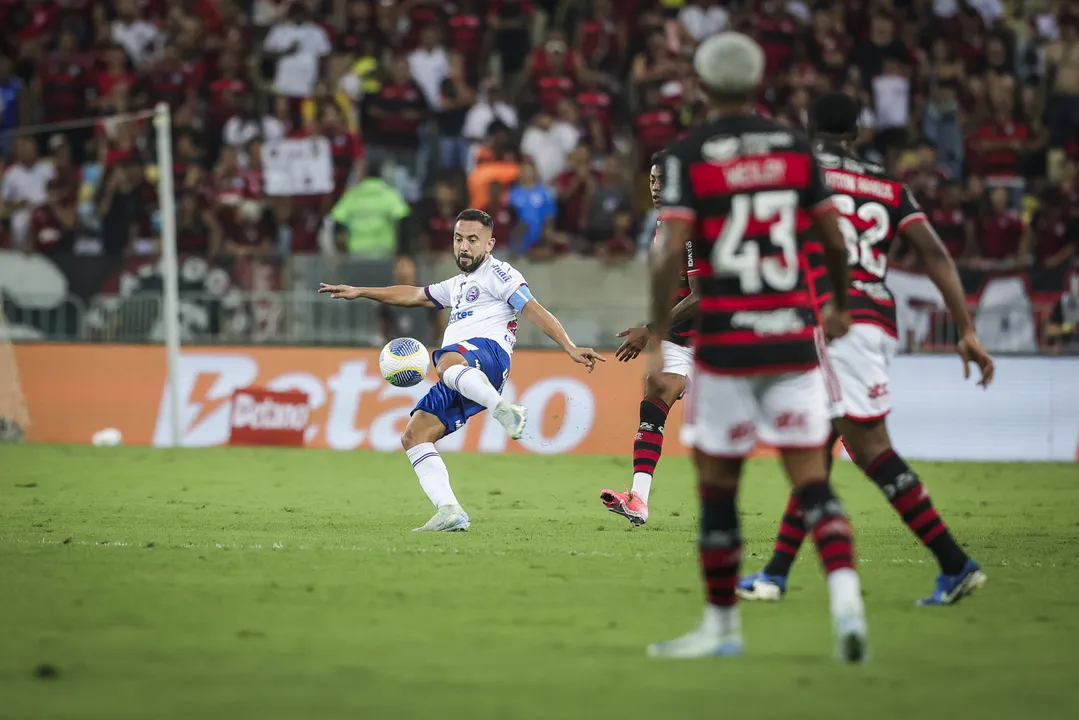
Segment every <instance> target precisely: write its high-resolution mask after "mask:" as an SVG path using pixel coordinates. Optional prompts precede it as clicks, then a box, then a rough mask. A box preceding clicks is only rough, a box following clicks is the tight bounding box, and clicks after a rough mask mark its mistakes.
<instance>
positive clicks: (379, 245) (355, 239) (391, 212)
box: [330, 156, 410, 258]
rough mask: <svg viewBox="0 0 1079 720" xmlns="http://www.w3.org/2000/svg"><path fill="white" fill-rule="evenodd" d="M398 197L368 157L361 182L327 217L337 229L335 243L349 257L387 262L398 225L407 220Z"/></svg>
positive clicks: (402, 201) (375, 163) (405, 205)
mask: <svg viewBox="0 0 1079 720" xmlns="http://www.w3.org/2000/svg"><path fill="white" fill-rule="evenodd" d="M409 213H410V210H409V207H408V203H406V202H405V199H404V198H403V197H402V196H401V193H400V192H399V191H398V190H397V189H396V188H395V187H393V186H391V185H389V184H387V183H386V181H385V180H383V179H382V167H381V165H379V163H378V161H377V160H376V159H375V158H372V157H370V156H369V157H368V158H367V160H366V162H365V163H364V166H363V178H362V179H361V180H360V181H359V182H358V183H356V184H355V185H353V186H352V187H350V188H349V189H348V190H346V191H345V194H344V195H342V196H341V199H340V200H338V201H337V204H336V205H334V206H333V210H332V211H331V213H330V215H331V217H332V218H333V220H334V222H336V223H337V224H338V226H339V227H340V228H341V232H340V233H339V242H340V244H341V245H342V247H344V248H345V249H346V250H347V251H348V253H349V254H352V255H360V256H363V257H368V258H389V257H392V256H393V255H394V253H395V252H396V251H397V243H398V231H399V230H400V226H401V221H402V220H404V219H405V218H407V217H408V216H409Z"/></svg>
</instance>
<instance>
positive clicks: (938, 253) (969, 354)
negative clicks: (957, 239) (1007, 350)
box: [902, 222, 993, 387]
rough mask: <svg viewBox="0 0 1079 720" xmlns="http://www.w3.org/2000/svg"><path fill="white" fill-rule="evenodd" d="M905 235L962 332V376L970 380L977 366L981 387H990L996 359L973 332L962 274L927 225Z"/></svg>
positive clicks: (959, 349) (912, 227)
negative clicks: (971, 370) (972, 370)
mask: <svg viewBox="0 0 1079 720" xmlns="http://www.w3.org/2000/svg"><path fill="white" fill-rule="evenodd" d="M902 235H903V239H904V240H905V241H906V242H908V243H910V245H911V247H913V248H914V252H915V253H916V254H917V255H918V259H919V260H921V262H922V265H923V266H924V267H925V271H926V274H927V275H929V279H930V280H932V281H933V284H934V285H936V286H937V289H938V290H940V294H941V295H942V296H944V304H945V305H946V306H947V308H948V312H949V313H950V314H951V316H952V320H953V321H954V322H955V325H956V328H957V329H958V330H959V342H958V343H957V344H956V352H958V353H959V356H960V357H961V358H963V377H965V378H969V377H970V363H972V362H973V363H975V364H977V366H978V370H979V371H980V372H981V376H982V377H981V380H979V381H978V384H979V385H981V386H982V387H989V383H991V382H992V381H993V358H991V357H990V356H989V353H987V352H986V351H985V348H983V347H982V344H981V342H980V341H979V340H978V334H977V333H976V332H975V331H974V322H973V321H972V320H971V318H970V311H969V310H968V309H967V298H966V294H965V293H964V292H963V285H962V283H961V282H960V281H959V272H958V271H957V270H956V269H955V263H954V262H953V261H952V258H951V255H949V254H948V250H947V248H945V247H944V243H942V242H941V240H940V237H939V236H938V235H937V231H936V230H934V229H933V226H932V225H930V224H929V223H927V222H914V223H910V224H909V225H907V227H906V228H904V229H903V232H902Z"/></svg>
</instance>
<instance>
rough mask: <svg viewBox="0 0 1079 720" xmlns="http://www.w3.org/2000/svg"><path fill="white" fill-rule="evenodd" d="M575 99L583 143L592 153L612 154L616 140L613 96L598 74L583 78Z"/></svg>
mask: <svg viewBox="0 0 1079 720" xmlns="http://www.w3.org/2000/svg"><path fill="white" fill-rule="evenodd" d="M574 99H575V100H576V103H577V108H578V109H579V112H580V116H581V124H582V126H583V130H584V132H583V142H584V143H585V144H587V145H588V147H589V148H590V149H591V150H592V152H594V153H596V154H599V155H606V154H607V153H608V152H610V150H611V144H612V142H613V140H614V137H613V128H612V122H611V112H612V110H613V109H614V106H613V98H612V97H611V94H610V93H609V92H607V91H606V90H605V89H604V88H603V86H602V85H601V84H600V78H599V76H598V75H597V74H595V73H589V74H588V75H586V76H585V77H584V78H582V80H581V84H580V92H578V93H577V95H576V97H575V98H574Z"/></svg>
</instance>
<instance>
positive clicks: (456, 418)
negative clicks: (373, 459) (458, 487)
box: [412, 257, 532, 435]
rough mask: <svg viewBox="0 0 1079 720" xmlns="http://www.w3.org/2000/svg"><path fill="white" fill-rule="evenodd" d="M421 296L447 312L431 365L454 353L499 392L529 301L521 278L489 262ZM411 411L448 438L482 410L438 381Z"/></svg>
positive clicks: (498, 263)
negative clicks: (430, 419)
mask: <svg viewBox="0 0 1079 720" xmlns="http://www.w3.org/2000/svg"><path fill="white" fill-rule="evenodd" d="M423 291H424V293H425V294H426V295H427V299H429V300H430V301H431V302H432V303H434V305H435V307H437V308H438V309H440V310H442V309H448V310H449V311H450V317H449V321H448V322H447V324H446V333H445V335H443V337H442V347H441V348H439V349H438V350H435V352H434V353H433V355H432V357H433V358H434V361H435V364H438V360H439V358H440V357H442V355H443V354H444V353H447V352H456V353H460V354H461V355H463V356H464V358H465V360H466V361H467V362H468V364H469V366H470V367H474V368H477V369H479V370H480V371H481V372H483V374H484V375H486V376H487V379H488V380H489V381H490V382H491V384H492V385H493V386H495V387H496V388H498V391H499V392H502V386H503V385H505V383H506V378H507V377H508V376H509V374H510V355H511V354H512V353H513V346H514V345H516V344H517V314H518V313H519V312H521V310H523V309H524V306H525V305H526V304H527V303H528V301H529V300H531V299H532V293H531V292H530V291H529V289H528V283H526V282H525V279H524V276H522V275H521V273H519V272H517V270H516V269H514V267H513V266H512V265H510V264H509V263H507V262H503V261H501V260H498V259H496V258H494V257H489V258H488V259H487V260H485V261H484V262H483V264H482V265H480V266H479V267H478V268H477V269H476V270H475V271H474V272H471V273H467V274H466V273H461V274H460V275H457V276H456V277H452V278H450V279H449V280H443V281H442V282H440V283H435V284H434V285H428V286H427V287H425V288H424V289H423ZM416 410H423V411H424V412H427V413H430V414H432V415H434V416H435V417H437V418H438V419H439V420H441V421H442V424H443V425H444V426H445V427H446V434H447V435H449V434H450V433H452V432H453V431H454V430H457V429H458V428H460V427H462V426H463V425H464V424H465V421H467V420H468V418H470V417H472V416H473V415H477V414H479V413H480V412H482V411H483V410H484V407H483V406H482V405H480V404H478V403H475V402H473V401H471V400H469V399H468V398H466V397H464V396H463V395H461V394H460V393H458V392H457V391H456V390H451V389H450V388H448V387H446V386H445V385H444V384H442V383H441V382H440V383H438V384H436V385H435V386H434V387H433V388H431V390H430V391H429V392H428V393H427V395H425V396H424V397H423V399H422V400H420V402H419V404H418V405H416V408H415V409H414V410H413V411H412V412H416Z"/></svg>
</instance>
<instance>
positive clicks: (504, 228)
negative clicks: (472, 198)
mask: <svg viewBox="0 0 1079 720" xmlns="http://www.w3.org/2000/svg"><path fill="white" fill-rule="evenodd" d="M488 196H489V198H490V200H489V201H488V202H487V204H486V205H484V206H483V207H482V208H481V209H482V210H483V211H484V212H486V213H487V214H488V215H490V216H491V219H493V220H494V222H495V237H497V238H498V241H499V242H500V243H502V245H503V246H504V247H508V248H514V247H518V246H519V245H520V242H521V238H522V237H523V236H524V234H525V233H526V232H527V230H528V229H527V228H526V227H525V226H524V224H523V223H521V221H520V220H519V219H518V217H517V211H516V210H514V209H513V206H512V205H510V204H509V202H508V200H509V192H508V191H507V190H506V186H505V185H503V184H502V183H500V182H498V181H495V182H492V183H491V184H490V186H488Z"/></svg>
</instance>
